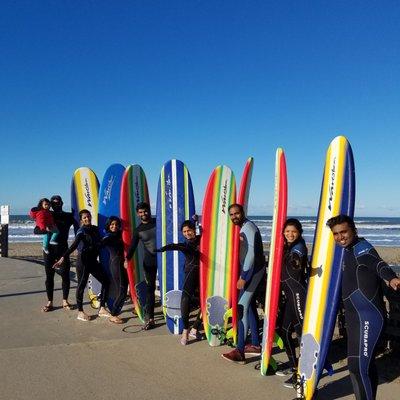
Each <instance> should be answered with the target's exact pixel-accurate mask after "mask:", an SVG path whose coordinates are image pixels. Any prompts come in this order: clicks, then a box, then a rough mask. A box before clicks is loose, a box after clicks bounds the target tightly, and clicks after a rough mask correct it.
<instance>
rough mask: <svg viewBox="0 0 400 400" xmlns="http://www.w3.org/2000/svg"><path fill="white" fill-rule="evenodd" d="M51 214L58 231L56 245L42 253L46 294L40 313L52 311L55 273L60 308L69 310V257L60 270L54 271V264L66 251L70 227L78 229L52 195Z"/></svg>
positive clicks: (56, 198)
mask: <svg viewBox="0 0 400 400" xmlns="http://www.w3.org/2000/svg"><path fill="white" fill-rule="evenodd" d="M50 204H51V208H52V214H53V219H54V222H55V224H56V226H57V228H58V230H59V235H58V239H57V241H58V245H50V246H49V253H48V254H46V253H45V252H43V260H44V267H45V272H46V282H45V285H46V293H47V304H46V305H45V306H44V307H43V308H42V311H44V312H48V311H52V310H53V292H54V274H55V272H57V273H58V274H59V275H60V276H61V279H62V292H63V300H62V306H63V308H64V309H65V310H70V309H71V305H70V304H69V302H68V296H69V289H70V277H69V271H70V268H71V263H70V260H69V257H66V258H65V260H64V264H63V267H62V268H59V269H57V270H55V269H54V268H53V265H54V263H55V262H56V261H57V260H58V259H59V258H60V257H61V255H62V254H63V253H64V252H65V250H67V249H68V235H69V230H70V228H71V226H73V227H74V229H75V230H77V229H78V228H79V224H78V222H77V221H76V220H75V218H74V217H73V215H72V213H70V212H65V211H63V209H62V207H63V204H64V203H63V201H62V198H61V196H59V195H54V196H52V197H51V199H50Z"/></svg>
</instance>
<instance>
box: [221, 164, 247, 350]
mask: <svg viewBox="0 0 400 400" xmlns="http://www.w3.org/2000/svg"><path fill="white" fill-rule="evenodd" d="M253 165H254V158H253V157H249V158H248V159H247V161H246V164H245V166H244V169H243V173H242V179H241V181H240V188H239V193H238V196H237V201H236V202H237V203H238V204H240V205H241V206H242V207H243V210H244V213H245V215H247V208H248V202H249V194H250V185H251V177H252V174H253ZM239 235H240V228H239V227H238V226H234V240H233V243H234V249H233V252H234V254H235V255H236V258H235V260H234V263H233V268H232V307H231V309H230V310H228V311H227V313H226V314H225V317H224V319H225V329H226V330H227V332H226V339H228V340H231V341H232V343H233V344H235V345H236V344H237V304H238V294H239V291H238V290H237V281H238V279H239V248H240V237H239ZM229 318H231V322H232V325H231V328H230V329H229V330H228V329H227V327H228V320H229Z"/></svg>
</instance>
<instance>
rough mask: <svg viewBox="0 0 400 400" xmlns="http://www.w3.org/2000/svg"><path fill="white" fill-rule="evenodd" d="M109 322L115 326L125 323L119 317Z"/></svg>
mask: <svg viewBox="0 0 400 400" xmlns="http://www.w3.org/2000/svg"><path fill="white" fill-rule="evenodd" d="M109 321H110V322H112V323H113V324H123V323H124V321H123V320H122V319H121V318H120V317H118V316H117V315H114V316H112V317H110V319H109Z"/></svg>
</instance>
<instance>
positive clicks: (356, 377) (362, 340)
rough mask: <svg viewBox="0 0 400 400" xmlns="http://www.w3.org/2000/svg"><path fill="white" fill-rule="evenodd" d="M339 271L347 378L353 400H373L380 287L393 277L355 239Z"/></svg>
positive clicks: (366, 245)
mask: <svg viewBox="0 0 400 400" xmlns="http://www.w3.org/2000/svg"><path fill="white" fill-rule="evenodd" d="M342 268H343V276H342V296H343V303H344V307H345V316H346V324H347V351H348V368H349V372H350V377H351V381H352V384H353V389H354V394H355V396H356V399H357V400H373V399H375V396H376V391H377V387H378V374H377V371H376V366H375V347H376V344H377V343H378V340H379V337H380V335H381V333H382V330H383V326H384V320H385V308H384V303H383V297H382V288H381V283H382V279H383V280H385V281H387V282H389V281H390V280H392V279H393V278H396V274H395V272H394V271H393V270H392V269H391V268H390V267H389V266H388V265H387V264H386V263H385V262H384V261H383V260H382V259H381V258H380V256H379V255H378V253H377V252H376V250H375V249H374V247H373V246H372V245H371V244H370V243H368V242H367V241H366V240H365V239H363V238H358V237H356V238H355V240H354V242H353V243H352V244H351V245H350V246H348V247H347V248H346V249H345V251H344V256H343V264H342Z"/></svg>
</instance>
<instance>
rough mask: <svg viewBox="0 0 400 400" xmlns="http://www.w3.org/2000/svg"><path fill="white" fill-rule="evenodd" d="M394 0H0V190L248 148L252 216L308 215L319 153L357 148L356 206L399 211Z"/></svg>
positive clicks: (43, 190) (15, 203) (39, 191)
mask: <svg viewBox="0 0 400 400" xmlns="http://www.w3.org/2000/svg"><path fill="white" fill-rule="evenodd" d="M399 20H400V5H399V3H398V2H395V1H379V2H378V1H376V2H372V1H351V2H349V1H335V2H331V1H298V2H294V1H288V2H286V1H279V2H269V1H246V2H243V1H241V2H239V1H173V0H171V1H161V0H160V1H149V0H147V1H118V2H110V1H100V0H98V1H56V2H55V1H44V0H42V1H39V2H38V1H12V2H11V1H2V2H1V4H0V29H1V31H0V46H1V47H0V48H1V57H0V137H1V157H0V203H1V204H10V205H11V207H12V212H13V213H14V214H19V213H25V212H27V210H28V209H29V208H30V207H31V206H33V205H35V204H36V203H37V200H38V199H39V198H41V197H43V196H51V195H52V194H54V193H59V194H61V195H62V196H63V197H64V200H65V203H66V205H69V204H70V201H69V189H70V181H71V176H72V174H73V171H74V170H75V169H76V168H78V167H80V166H89V167H91V168H92V169H93V170H94V171H95V172H96V173H97V175H98V177H99V179H100V180H101V179H102V175H103V173H104V172H105V170H106V168H107V167H108V166H109V165H110V164H111V163H114V162H120V163H122V164H124V165H127V164H135V163H138V164H140V165H142V167H143V168H144V170H145V172H146V174H147V178H148V182H149V187H150V192H151V197H152V199H153V202H154V201H155V198H156V186H157V181H158V175H159V171H160V169H161V166H162V164H163V163H164V162H165V161H167V160H169V159H171V158H178V159H181V160H182V161H184V162H185V163H186V164H187V166H188V168H189V170H190V172H191V175H192V181H193V184H194V188H195V195H196V203H197V208H198V212H199V211H200V206H201V202H202V197H203V193H204V189H205V186H206V184H207V180H208V177H209V175H210V173H211V171H212V169H213V168H214V167H215V166H216V165H218V164H227V165H229V166H230V167H231V168H232V169H233V170H234V172H235V174H236V175H237V177H240V175H241V173H242V169H243V166H244V163H245V161H246V159H247V157H249V156H253V157H254V158H255V166H254V173H253V183H252V189H251V195H250V207H249V213H250V214H267V215H270V214H271V213H272V204H273V189H274V162H275V151H276V148H277V147H278V146H281V147H283V148H284V150H285V153H286V157H287V163H288V178H289V213H290V214H291V215H315V214H316V212H317V206H318V201H319V192H320V186H321V178H322V169H323V164H324V159H325V152H326V149H327V147H328V145H329V143H330V141H331V140H332V139H333V138H334V137H335V136H337V135H339V134H343V135H345V136H346V137H347V138H348V139H349V141H350V143H351V144H352V147H353V152H354V157H355V164H356V180H357V195H356V215H358V216H399V215H400V189H399V183H398V182H399V181H398V175H399V158H400V150H399V149H400V138H399V136H400V129H399V128H400V113H399V105H400V84H399V73H400V50H399V49H400V46H399V44H400V43H399V42H400V27H399V23H398V21H399Z"/></svg>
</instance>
